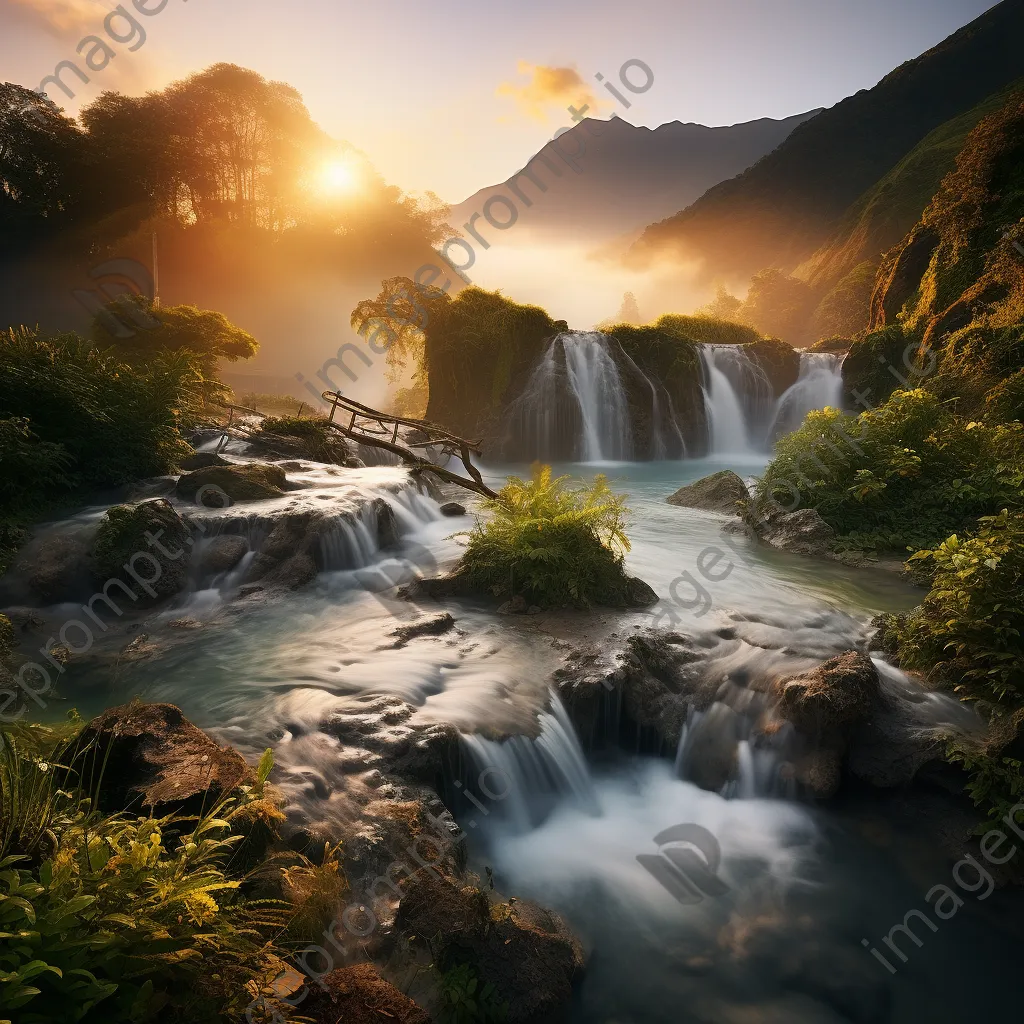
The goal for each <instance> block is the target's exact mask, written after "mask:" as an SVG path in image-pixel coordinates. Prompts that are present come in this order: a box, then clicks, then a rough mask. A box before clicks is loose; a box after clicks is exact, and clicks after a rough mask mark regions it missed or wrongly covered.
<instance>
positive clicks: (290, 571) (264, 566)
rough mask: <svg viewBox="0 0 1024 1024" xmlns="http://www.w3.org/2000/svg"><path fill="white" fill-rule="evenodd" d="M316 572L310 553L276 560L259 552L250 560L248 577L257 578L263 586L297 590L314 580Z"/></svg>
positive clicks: (251, 579) (253, 579) (254, 579)
mask: <svg viewBox="0 0 1024 1024" xmlns="http://www.w3.org/2000/svg"><path fill="white" fill-rule="evenodd" d="M316 574H317V568H316V562H314V561H313V557H312V556H311V555H307V554H304V553H300V554H297V555H291V556H290V557H288V558H285V559H283V560H282V561H280V562H276V561H273V560H272V559H271V558H270V557H269V556H267V555H264V554H262V553H260V554H258V555H257V556H256V557H255V558H254V559H253V561H252V566H251V568H250V571H249V575H248V579H249V580H250V581H253V582H254V581H256V580H259V581H260V582H261V583H262V584H263V585H264V587H284V588H287V589H288V590H298V589H299V587H303V586H305V585H306V584H307V583H311V582H312V581H313V580H315V579H316Z"/></svg>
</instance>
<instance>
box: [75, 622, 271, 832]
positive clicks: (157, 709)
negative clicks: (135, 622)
mask: <svg viewBox="0 0 1024 1024" xmlns="http://www.w3.org/2000/svg"><path fill="white" fill-rule="evenodd" d="M139 639H144V638H139ZM133 642H134V641H133ZM91 744H95V746H94V747H92V748H91V749H90V746H91ZM78 747H79V749H81V750H83V751H86V753H84V754H82V755H81V757H82V758H83V761H84V763H83V765H82V768H83V769H84V771H85V772H86V776H87V779H86V781H87V784H88V783H95V782H97V781H98V782H99V787H100V789H99V800H100V807H101V809H102V810H104V811H121V810H128V809H134V810H137V809H139V807H140V805H141V807H143V808H145V809H146V810H147V811H149V812H150V813H152V814H153V815H154V816H155V817H160V816H162V815H165V814H170V813H172V812H174V813H179V812H180V813H183V814H195V813H200V812H201V811H202V810H203V809H204V808H205V809H206V810H208V809H209V808H210V807H211V806H213V805H214V804H215V803H216V801H217V800H218V799H219V798H220V797H221V796H225V795H227V794H228V793H231V792H232V791H234V790H235V789H236V788H237V787H238V786H240V785H242V784H249V783H252V782H254V781H255V777H254V775H253V771H252V769H251V768H250V767H249V765H248V764H246V762H245V761H244V759H243V758H242V756H241V755H240V754H239V753H238V752H237V751H235V750H232V749H231V748H230V747H221V746H218V745H217V744H216V743H215V742H214V741H213V740H212V739H210V737H209V736H207V735H206V733H204V732H203V731H202V730H200V729H197V728H196V727H195V726H194V725H193V724H192V723H191V722H190V721H188V719H187V718H185V716H184V715H183V714H182V713H181V710H180V709H179V708H177V707H175V706H174V705H173V704H125V705H122V706H121V707H116V708H111V709H110V710H109V711H105V712H103V714H102V715H100V716H99V717H98V718H95V719H93V721H92V722H90V723H89V725H87V726H86V727H85V729H84V730H83V731H82V734H81V737H80V739H79V742H78ZM94 766H95V767H94ZM100 766H102V774H97V776H96V778H91V775H92V773H93V772H94V771H95V772H97V773H99V771H100ZM140 798H141V799H140Z"/></svg>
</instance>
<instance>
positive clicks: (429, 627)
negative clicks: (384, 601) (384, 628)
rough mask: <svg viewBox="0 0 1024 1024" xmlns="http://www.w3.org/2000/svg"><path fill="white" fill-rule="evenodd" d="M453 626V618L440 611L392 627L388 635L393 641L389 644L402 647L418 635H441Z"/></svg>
mask: <svg viewBox="0 0 1024 1024" xmlns="http://www.w3.org/2000/svg"><path fill="white" fill-rule="evenodd" d="M454 628H455V620H454V619H453V618H452V617H451V615H450V614H449V613H448V612H442V613H441V614H440V615H435V616H433V617H432V618H428V619H421V620H420V621H418V622H413V623H410V624H409V625H408V626H399V627H398V629H393V630H392V631H391V634H390V635H391V636H393V637H394V638H395V642H394V643H393V644H392V645H391V646H392V647H404V646H405V645H406V644H407V643H408V642H409V641H410V640H414V639H415V638H416V637H419V636H443V635H444V634H445V633H447V632H448V631H449V630H452V629H454Z"/></svg>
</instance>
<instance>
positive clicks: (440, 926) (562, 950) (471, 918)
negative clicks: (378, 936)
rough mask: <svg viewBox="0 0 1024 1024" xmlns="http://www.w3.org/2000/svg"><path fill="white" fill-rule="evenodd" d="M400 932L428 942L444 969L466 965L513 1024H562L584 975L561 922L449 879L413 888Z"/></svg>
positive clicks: (578, 950)
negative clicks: (489, 989)
mask: <svg viewBox="0 0 1024 1024" xmlns="http://www.w3.org/2000/svg"><path fill="white" fill-rule="evenodd" d="M396 924H397V926H398V928H400V929H401V930H402V932H403V933H404V934H407V935H417V936H421V937H422V938H424V939H426V940H427V941H428V943H429V944H430V948H431V952H432V953H433V955H434V957H435V962H436V963H438V964H439V965H441V966H442V968H443V969H447V968H449V967H451V966H453V965H455V964H458V963H468V964H469V966H470V967H471V968H472V970H473V971H474V973H475V974H476V976H477V978H478V985H479V986H483V985H486V984H492V985H493V986H494V988H495V990H496V997H497V1002H499V1003H501V1002H503V1003H507V1004H508V1011H507V1015H506V1017H505V1019H506V1020H507V1021H508V1022H509V1024H526V1022H537V1021H549V1020H551V1021H554V1020H561V1019H563V1018H564V1017H565V1016H566V1014H567V1012H568V1008H569V1002H570V999H571V998H572V987H573V983H574V982H575V981H577V980H578V979H579V978H580V977H581V976H582V973H583V969H584V955H583V949H582V947H581V946H580V943H579V941H578V940H577V939H576V937H575V936H574V935H573V934H572V932H571V931H570V930H569V928H568V927H567V926H566V924H565V922H564V921H562V919H561V918H560V917H559V916H558V915H557V914H555V913H554V912H552V911H550V910H545V909H544V908H543V907H540V906H538V905H537V904H536V903H532V902H530V901H529V900H516V901H514V902H513V901H509V902H501V901H499V900H497V899H496V898H495V902H493V903H492V902H491V900H489V899H488V896H487V895H486V894H485V893H483V892H482V891H481V890H480V889H477V888H475V887H473V886H466V887H460V886H459V885H458V884H457V883H455V882H453V881H452V880H450V879H447V878H438V877H437V876H435V875H420V876H419V877H417V878H415V879H414V880H412V881H411V883H410V884H409V885H408V888H407V889H406V892H405V894H404V895H403V896H402V900H401V903H400V904H399V907H398V915H397V917H396Z"/></svg>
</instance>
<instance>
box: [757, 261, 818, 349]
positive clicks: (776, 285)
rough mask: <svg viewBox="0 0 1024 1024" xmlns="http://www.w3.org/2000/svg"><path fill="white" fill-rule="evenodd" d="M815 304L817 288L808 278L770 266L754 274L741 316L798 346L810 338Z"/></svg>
mask: <svg viewBox="0 0 1024 1024" xmlns="http://www.w3.org/2000/svg"><path fill="white" fill-rule="evenodd" d="M813 308H814V292H813V291H812V290H811V288H810V286H809V285H808V284H807V283H806V282H804V281H801V280H800V279H799V278H796V277H790V276H789V275H788V274H786V273H784V272H783V271H781V270H778V269H776V268H774V267H770V268H768V269H767V270H762V271H760V272H759V273H757V274H755V275H754V276H753V277H752V278H751V280H750V291H749V292H748V293H747V300H746V302H744V303H743V307H742V309H741V310H740V318H741V319H742V320H743V321H744V322H745V323H749V324H751V325H752V326H754V327H756V328H757V329H758V330H759V331H760V332H761V333H762V334H766V335H768V336H770V337H775V338H782V340H783V341H788V342H789V343H790V344H791V345H797V346H799V345H801V344H802V343H804V342H805V341H807V340H808V330H809V327H808V321H809V319H810V316H811V312H812V310H813Z"/></svg>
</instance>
